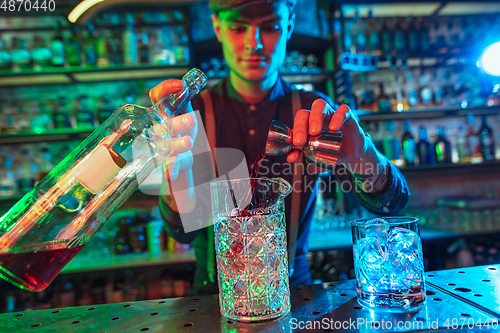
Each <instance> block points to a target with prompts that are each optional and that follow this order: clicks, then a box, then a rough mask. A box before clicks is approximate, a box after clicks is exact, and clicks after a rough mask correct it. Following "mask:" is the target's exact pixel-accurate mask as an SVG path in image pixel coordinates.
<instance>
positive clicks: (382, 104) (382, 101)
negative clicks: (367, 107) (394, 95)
mask: <svg viewBox="0 0 500 333" xmlns="http://www.w3.org/2000/svg"><path fill="white" fill-rule="evenodd" d="M378 111H379V112H390V111H391V99H390V98H389V96H388V95H387V94H386V93H385V91H384V84H383V83H382V82H381V83H380V95H379V97H378Z"/></svg>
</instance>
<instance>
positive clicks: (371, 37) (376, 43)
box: [368, 10, 381, 55]
mask: <svg viewBox="0 0 500 333" xmlns="http://www.w3.org/2000/svg"><path fill="white" fill-rule="evenodd" d="M368 47H369V49H370V53H371V54H374V55H380V54H381V51H380V26H379V24H378V23H377V21H375V19H374V18H373V12H372V11H371V10H370V11H369V12H368Z"/></svg>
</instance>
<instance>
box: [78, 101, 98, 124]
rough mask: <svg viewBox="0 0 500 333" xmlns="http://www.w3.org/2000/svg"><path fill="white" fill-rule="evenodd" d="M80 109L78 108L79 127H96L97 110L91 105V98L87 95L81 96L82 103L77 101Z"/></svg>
mask: <svg viewBox="0 0 500 333" xmlns="http://www.w3.org/2000/svg"><path fill="white" fill-rule="evenodd" d="M77 105H78V106H79V109H78V110H76V112H75V114H76V127H77V128H94V127H95V112H94V111H93V110H92V108H91V106H90V100H89V97H88V96H87V95H82V96H80V103H77Z"/></svg>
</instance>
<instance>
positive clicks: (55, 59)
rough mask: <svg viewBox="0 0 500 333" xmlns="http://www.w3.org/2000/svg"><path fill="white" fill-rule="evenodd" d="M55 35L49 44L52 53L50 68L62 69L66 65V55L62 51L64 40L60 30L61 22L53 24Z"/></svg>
mask: <svg viewBox="0 0 500 333" xmlns="http://www.w3.org/2000/svg"><path fill="white" fill-rule="evenodd" d="M55 30H56V34H55V35H54V37H53V38H52V41H51V42H50V50H51V52H52V60H51V63H52V66H56V67H62V66H64V65H65V63H66V53H65V50H64V38H63V34H62V29H61V22H60V21H56V23H55Z"/></svg>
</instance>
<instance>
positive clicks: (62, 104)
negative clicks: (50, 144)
mask: <svg viewBox="0 0 500 333" xmlns="http://www.w3.org/2000/svg"><path fill="white" fill-rule="evenodd" d="M53 117H54V128H72V127H73V121H72V117H71V113H70V110H69V107H68V105H67V100H66V96H59V99H58V102H57V103H56V104H55V107H54V115H53Z"/></svg>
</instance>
